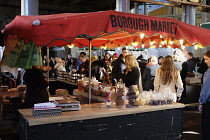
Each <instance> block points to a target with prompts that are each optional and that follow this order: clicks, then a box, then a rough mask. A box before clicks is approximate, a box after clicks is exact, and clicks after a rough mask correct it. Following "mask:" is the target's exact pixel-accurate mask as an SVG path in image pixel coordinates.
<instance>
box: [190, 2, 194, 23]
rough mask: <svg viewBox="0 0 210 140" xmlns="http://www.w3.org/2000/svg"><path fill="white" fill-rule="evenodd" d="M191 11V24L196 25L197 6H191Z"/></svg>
mask: <svg viewBox="0 0 210 140" xmlns="http://www.w3.org/2000/svg"><path fill="white" fill-rule="evenodd" d="M189 10H190V12H189V13H190V19H189V24H191V25H195V6H193V5H189Z"/></svg>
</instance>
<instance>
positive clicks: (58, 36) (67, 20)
mask: <svg viewBox="0 0 210 140" xmlns="http://www.w3.org/2000/svg"><path fill="white" fill-rule="evenodd" d="M141 33H144V35H145V36H144V38H140V34H141ZM4 35H5V36H11V35H16V36H17V37H18V39H23V40H24V41H25V42H26V43H28V42H29V41H33V42H34V43H35V44H36V45H38V46H48V47H51V46H62V45H66V44H70V43H72V44H74V45H75V46H78V47H84V46H88V42H89V41H88V40H92V46H96V47H103V46H105V45H107V46H108V48H113V47H116V46H119V45H120V46H122V45H126V44H128V45H129V44H131V43H132V42H137V43H138V44H140V45H141V44H145V45H148V46H150V45H151V43H150V42H154V44H153V45H154V46H155V47H158V46H159V45H161V44H162V43H161V42H164V43H163V44H164V45H167V44H170V41H174V43H173V44H172V43H171V46H172V47H177V46H178V47H179V46H180V45H182V44H180V41H179V40H181V39H184V42H185V43H184V45H195V44H197V45H200V46H203V47H205V46H208V45H210V41H209V38H210V31H209V30H207V29H204V28H201V27H197V26H193V25H190V24H186V23H184V22H181V21H178V20H175V19H172V18H162V17H154V16H146V15H140V14H131V13H124V12H117V11H100V12H92V13H64V14H55V15H40V16H16V17H15V19H14V20H13V21H12V22H11V23H9V24H8V25H6V28H5V30H4Z"/></svg>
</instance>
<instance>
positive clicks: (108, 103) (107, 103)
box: [106, 92, 111, 108]
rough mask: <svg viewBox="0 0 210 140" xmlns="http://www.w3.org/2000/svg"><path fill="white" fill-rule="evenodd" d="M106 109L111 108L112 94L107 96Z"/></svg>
mask: <svg viewBox="0 0 210 140" xmlns="http://www.w3.org/2000/svg"><path fill="white" fill-rule="evenodd" d="M106 108H111V97H110V92H109V93H108V94H107V97H106Z"/></svg>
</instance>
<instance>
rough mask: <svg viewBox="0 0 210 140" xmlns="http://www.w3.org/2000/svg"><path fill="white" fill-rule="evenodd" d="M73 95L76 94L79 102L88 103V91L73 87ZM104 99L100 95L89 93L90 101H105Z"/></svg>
mask: <svg viewBox="0 0 210 140" xmlns="http://www.w3.org/2000/svg"><path fill="white" fill-rule="evenodd" d="M73 95H74V96H76V97H77V98H78V99H79V101H80V103H81V104H87V103H88V92H84V91H79V90H78V89H74V91H73ZM105 102H106V99H105V97H102V96H96V95H91V103H105Z"/></svg>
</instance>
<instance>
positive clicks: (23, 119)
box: [19, 103, 184, 140]
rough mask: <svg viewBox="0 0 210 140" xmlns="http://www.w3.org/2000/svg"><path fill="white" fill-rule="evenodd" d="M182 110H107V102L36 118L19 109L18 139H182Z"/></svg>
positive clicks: (172, 106) (161, 107) (179, 106)
mask: <svg viewBox="0 0 210 140" xmlns="http://www.w3.org/2000/svg"><path fill="white" fill-rule="evenodd" d="M183 108H184V105H183V104H180V103H173V104H168V105H159V106H138V107H134V108H125V107H121V108H108V109H107V108H106V107H105V104H104V103H97V104H82V105H81V110H79V111H69V112H62V115H61V116H53V117H42V118H33V117H32V110H31V109H20V110H19V132H20V133H19V134H20V135H19V136H20V139H21V140H37V139H38V140H44V139H51V140H58V139H59V140H67V139H71V140H85V139H91V140H98V139H100V140H108V139H115V140H122V139H127V140H134V139H137V138H138V139H151V140H152V139H180V140H181V134H182V113H183Z"/></svg>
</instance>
